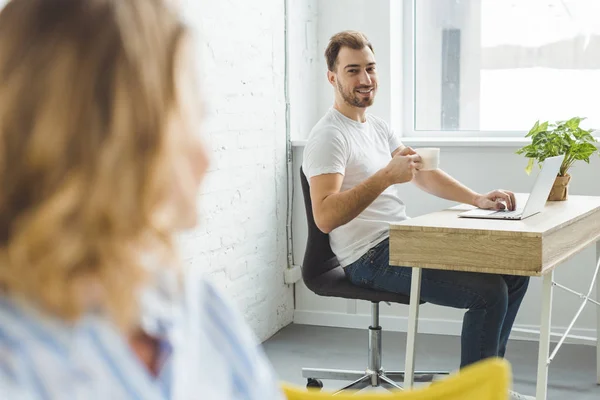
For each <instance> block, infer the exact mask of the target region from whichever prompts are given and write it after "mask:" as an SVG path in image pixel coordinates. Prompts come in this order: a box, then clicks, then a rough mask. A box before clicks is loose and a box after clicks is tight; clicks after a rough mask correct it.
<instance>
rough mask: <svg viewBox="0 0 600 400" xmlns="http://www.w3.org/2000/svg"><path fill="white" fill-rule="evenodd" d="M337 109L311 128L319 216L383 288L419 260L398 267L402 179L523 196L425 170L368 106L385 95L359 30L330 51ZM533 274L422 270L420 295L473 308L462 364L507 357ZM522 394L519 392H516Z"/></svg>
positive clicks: (450, 195) (401, 286)
mask: <svg viewBox="0 0 600 400" xmlns="http://www.w3.org/2000/svg"><path fill="white" fill-rule="evenodd" d="M325 56H326V59H327V68H328V72H327V78H328V80H329V83H330V84H331V85H332V86H333V88H334V90H335V101H334V104H333V107H332V108H330V109H329V111H328V112H327V113H326V114H325V116H323V118H321V120H320V121H319V122H318V123H317V124H316V125H315V127H314V128H313V130H312V131H311V133H310V136H309V139H308V142H307V145H306V148H305V151H304V160H303V171H304V173H305V174H306V176H307V178H308V179H309V182H310V195H311V199H312V203H313V212H314V217H315V222H316V224H317V226H318V227H319V229H320V230H322V231H323V232H325V233H328V234H329V240H330V243H331V247H332V250H333V252H334V253H335V254H336V256H337V258H338V259H339V262H340V264H341V265H342V267H344V270H345V272H346V276H347V277H348V279H349V280H350V281H351V282H352V283H354V284H356V285H360V286H366V287H370V288H373V289H376V290H383V291H390V292H397V293H403V294H410V283H411V268H409V267H396V266H390V265H389V263H388V262H389V224H390V223H396V222H399V221H402V220H405V219H406V218H407V216H406V213H405V206H404V203H403V202H402V200H401V199H400V198H399V196H398V193H397V190H396V188H394V185H397V184H405V183H408V182H412V183H414V184H416V185H417V186H418V187H419V188H421V189H422V190H424V191H426V192H428V193H430V194H433V195H435V196H438V197H441V198H444V199H448V200H452V201H456V202H460V203H467V204H472V205H474V206H477V207H480V208H483V209H503V208H505V207H507V208H508V209H510V210H514V209H515V197H514V194H513V193H511V192H509V191H504V190H494V191H492V192H490V193H487V194H479V193H476V192H474V191H472V190H471V189H469V188H467V187H465V186H464V185H462V184H461V183H459V182H458V181H456V180H455V179H453V178H452V177H450V176H449V175H447V174H446V173H444V172H443V171H441V170H439V169H437V170H431V171H429V170H428V171H419V169H420V167H421V159H420V157H419V156H418V155H417V154H416V153H415V151H413V150H412V149H411V148H410V147H406V146H404V145H403V144H402V143H401V141H400V139H399V137H398V136H397V135H396V134H395V133H394V132H392V131H391V129H390V128H389V126H388V124H387V123H386V122H384V121H383V120H381V119H380V118H377V117H375V116H373V115H371V114H369V113H367V108H368V107H369V106H371V105H372V104H373V101H374V99H375V95H376V93H377V87H378V78H377V66H376V62H375V56H374V53H373V47H372V45H371V44H370V43H369V41H368V39H367V38H366V37H365V35H363V34H362V33H360V32H355V31H344V32H340V33H338V34H336V35H334V36H333V37H332V38H331V40H330V42H329V45H328V46H327V49H326V51H325ZM528 282H529V280H528V278H527V277H517V276H504V275H492V274H478V273H468V272H456V271H441V270H431V269H425V270H423V275H422V289H421V297H422V299H423V300H424V301H426V302H428V303H433V304H438V305H443V306H449V307H454V308H462V309H468V311H467V312H466V313H465V316H464V321H463V330H462V339H461V344H462V349H461V363H460V366H461V368H462V367H465V366H467V365H469V364H472V363H474V362H476V361H479V360H481V359H484V358H486V357H493V356H500V357H503V356H504V353H505V351H506V344H507V341H508V337H509V335H510V331H511V329H512V326H513V323H514V320H515V317H516V315H517V311H518V309H519V306H520V304H521V301H522V300H523V297H524V296H525V292H526V291H527V286H528ZM517 396H518V395H517V394H515V395H514V397H513V398H525V397H517Z"/></svg>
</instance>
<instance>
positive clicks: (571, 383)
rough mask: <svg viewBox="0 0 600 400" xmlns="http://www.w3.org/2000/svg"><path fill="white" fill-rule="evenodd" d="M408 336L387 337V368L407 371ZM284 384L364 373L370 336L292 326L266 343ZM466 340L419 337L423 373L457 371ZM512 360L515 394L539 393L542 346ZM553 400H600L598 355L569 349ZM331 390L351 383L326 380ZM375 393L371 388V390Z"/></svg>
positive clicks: (555, 376)
mask: <svg viewBox="0 0 600 400" xmlns="http://www.w3.org/2000/svg"><path fill="white" fill-rule="evenodd" d="M405 340H406V335H405V334H404V333H399V332H386V331H384V332H383V367H384V368H385V369H387V370H397V369H400V370H401V369H403V365H404V344H405ZM264 347H265V350H266V352H267V356H268V357H269V359H270V360H271V363H272V364H273V366H274V368H275V371H276V372H277V374H278V377H279V379H280V380H283V381H286V382H291V383H294V384H297V385H302V386H304V385H305V384H306V381H305V380H304V379H303V378H302V372H301V369H302V367H316V368H342V369H354V370H362V369H364V368H366V362H367V353H366V352H367V331H366V329H365V330H364V331H362V330H358V329H344V328H327V327H318V326H306V325H293V324H292V325H289V326H288V327H286V328H284V329H282V330H281V331H280V332H278V333H277V334H275V335H274V336H273V337H272V338H270V339H269V340H267V341H266V342H265V343H264ZM459 354H460V340H459V338H458V337H453V336H438V335H425V334H419V336H418V339H417V360H416V368H417V369H422V370H423V369H442V370H449V371H452V370H456V368H457V366H458V360H459ZM507 358H508V360H509V361H510V362H511V365H512V371H513V378H514V380H513V386H514V389H515V390H517V391H519V392H521V393H523V394H529V395H533V394H534V393H535V381H536V364H537V343H535V342H528V341H512V342H511V343H510V345H509V349H508V354H507ZM549 381H550V384H549V388H548V399H556V400H558V399H561V400H563V399H569V400H600V386H597V385H596V383H595V382H596V352H595V348H594V347H592V346H585V345H564V346H563V348H561V349H560V351H559V352H558V354H557V357H556V358H555V359H554V361H553V362H552V364H551V366H550V374H549ZM324 384H325V388H326V389H337V388H339V387H341V386H343V385H344V384H346V382H340V381H325V382H324ZM366 390H370V389H366Z"/></svg>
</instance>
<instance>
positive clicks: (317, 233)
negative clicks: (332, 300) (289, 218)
mask: <svg viewBox="0 0 600 400" xmlns="http://www.w3.org/2000/svg"><path fill="white" fill-rule="evenodd" d="M300 179H301V181H302V194H303V195H304V206H305V208H306V221H307V223H308V240H307V241H306V250H305V252H304V261H303V262H302V278H303V280H304V283H305V284H306V285H307V286H309V287H310V282H311V281H312V280H314V279H315V278H317V277H318V276H320V275H323V274H324V273H326V272H328V271H330V270H332V269H334V268H337V267H339V266H340V263H339V262H338V260H337V257H336V256H335V254H334V253H333V251H332V250H331V246H330V245H329V235H328V234H326V233H323V232H321V230H320V229H319V228H318V227H317V224H316V223H315V217H314V215H313V209H312V201H311V198H310V185H309V184H308V179H306V175H304V171H303V170H302V168H300Z"/></svg>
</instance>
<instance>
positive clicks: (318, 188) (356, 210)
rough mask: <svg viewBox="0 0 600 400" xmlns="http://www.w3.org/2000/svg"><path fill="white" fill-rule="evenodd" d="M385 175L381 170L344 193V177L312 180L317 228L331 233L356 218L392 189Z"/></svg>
mask: <svg viewBox="0 0 600 400" xmlns="http://www.w3.org/2000/svg"><path fill="white" fill-rule="evenodd" d="M386 175H387V174H386V173H385V171H384V170H383V169H382V170H379V171H378V172H377V173H376V174H375V175H373V176H371V177H370V178H368V179H366V180H365V181H363V182H362V183H360V184H359V185H357V186H355V187H353V188H352V189H350V190H346V191H345V192H341V193H340V189H341V187H342V181H343V180H344V176H343V175H341V174H324V175H317V176H314V177H312V178H311V179H310V197H311V200H312V204H313V214H314V217H315V223H316V224H317V227H318V228H319V229H320V230H321V231H322V232H324V233H329V232H331V231H332V230H334V229H335V228H337V227H338V226H341V225H344V224H347V223H348V222H350V221H352V220H353V219H354V218H356V217H357V216H358V215H359V214H360V213H361V212H363V211H364V209H365V208H367V207H368V206H369V204H371V203H372V202H373V201H375V199H376V198H377V197H378V196H379V195H380V194H381V193H383V191H384V190H385V189H387V187H388V186H390V183H389V177H387V176H386Z"/></svg>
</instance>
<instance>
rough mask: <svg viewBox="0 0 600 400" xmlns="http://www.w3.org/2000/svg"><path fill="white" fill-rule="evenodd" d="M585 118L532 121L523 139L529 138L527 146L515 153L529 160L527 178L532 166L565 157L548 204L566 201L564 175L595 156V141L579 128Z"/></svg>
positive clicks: (566, 175) (567, 177)
mask: <svg viewBox="0 0 600 400" xmlns="http://www.w3.org/2000/svg"><path fill="white" fill-rule="evenodd" d="M584 119H585V118H580V117H574V118H571V119H570V120H568V121H557V122H556V123H549V122H548V121H546V122H542V123H540V121H536V123H535V125H533V128H531V130H530V131H529V133H528V134H527V135H526V136H525V137H530V138H531V144H528V145H527V146H524V147H523V148H521V149H519V150H517V154H524V155H525V157H527V158H529V163H528V164H527V167H526V168H525V171H526V172H527V174H530V173H531V170H532V169H533V166H534V164H535V162H536V161H537V162H538V164H541V163H542V162H543V161H544V160H545V159H546V158H548V157H553V156H559V155H563V154H564V155H565V159H564V160H563V163H562V165H561V167H560V172H559V173H558V176H557V177H556V181H555V182H554V186H553V187H552V191H551V192H550V195H549V196H548V200H552V201H561V200H566V199H567V197H568V186H569V181H570V180H571V175H569V173H568V171H569V169H570V168H571V166H572V165H573V163H574V162H575V161H578V160H583V161H585V162H586V163H588V164H589V162H590V157H591V156H592V155H593V154H594V153H597V152H598V149H597V147H596V145H595V143H597V141H596V139H595V138H594V136H593V135H592V132H591V130H585V129H582V128H580V127H579V124H580V123H581V121H583V120H584Z"/></svg>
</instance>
